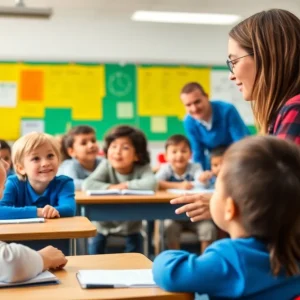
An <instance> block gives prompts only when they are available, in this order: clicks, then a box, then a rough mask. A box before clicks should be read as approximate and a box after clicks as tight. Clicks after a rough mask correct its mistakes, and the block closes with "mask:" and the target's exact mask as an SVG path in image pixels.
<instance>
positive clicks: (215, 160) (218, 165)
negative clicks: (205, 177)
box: [210, 156, 223, 176]
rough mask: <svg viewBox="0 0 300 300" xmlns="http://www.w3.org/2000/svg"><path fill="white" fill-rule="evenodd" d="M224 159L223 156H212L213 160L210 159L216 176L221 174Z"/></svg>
mask: <svg viewBox="0 0 300 300" xmlns="http://www.w3.org/2000/svg"><path fill="white" fill-rule="evenodd" d="M222 161H223V156H215V157H212V158H211V160H210V164H211V171H212V172H213V174H214V175H215V176H218V175H219V172H220V169H221V165H222Z"/></svg>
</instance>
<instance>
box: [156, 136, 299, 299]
mask: <svg viewBox="0 0 300 300" xmlns="http://www.w3.org/2000/svg"><path fill="white" fill-rule="evenodd" d="M283 178H284V180H283ZM299 199H300V148H299V146H298V145H295V144H294V143H292V142H291V141H287V140H281V139H278V138H276V137H271V136H257V137H251V138H247V139H244V140H242V141H240V142H237V143H235V144H233V145H232V146H230V147H229V149H228V150H227V152H226V153H225V156H224V161H223V164H222V167H221V171H220V173H219V175H218V177H217V181H216V191H215V193H214V194H213V196H212V199H211V201H210V211H211V215H212V219H213V220H214V222H215V223H216V224H217V226H219V227H220V228H221V229H223V230H224V231H226V232H228V233H229V235H230V238H226V239H221V240H219V241H217V242H214V243H213V244H212V245H210V246H209V247H208V248H207V249H206V251H205V252H204V254H202V255H200V256H197V255H195V254H191V253H188V252H186V251H179V250H176V251H175V250H173V251H170V250H169V251H165V252H162V253H161V254H160V255H158V256H157V257H156V258H155V260H154V263H153V273H154V280H155V282H156V283H157V284H158V285H159V286H160V287H162V288H164V289H166V290H168V291H172V292H190V293H191V292H194V293H199V294H207V295H208V296H209V297H210V299H223V300H224V299H255V300H265V299H278V300H281V299H294V298H295V297H296V296H297V295H300V239H299V224H300V201H299Z"/></svg>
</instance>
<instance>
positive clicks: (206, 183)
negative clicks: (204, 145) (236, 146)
mask: <svg viewBox="0 0 300 300" xmlns="http://www.w3.org/2000/svg"><path fill="white" fill-rule="evenodd" d="M227 148H228V147H227V146H220V147H217V148H214V149H213V150H211V152H210V167H211V170H207V171H204V172H202V173H201V174H200V175H199V177H198V178H197V179H198V180H199V182H200V185H201V186H203V187H204V188H206V189H214V188H215V183H216V179H217V176H218V174H219V172H220V170H221V165H222V161H223V156H224V153H225V151H226V149H227Z"/></svg>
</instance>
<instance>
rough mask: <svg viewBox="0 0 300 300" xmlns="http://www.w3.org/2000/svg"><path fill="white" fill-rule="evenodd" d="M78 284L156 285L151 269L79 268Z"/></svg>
mask: <svg viewBox="0 0 300 300" xmlns="http://www.w3.org/2000/svg"><path fill="white" fill-rule="evenodd" d="M78 273H79V276H78V279H79V281H80V284H81V285H83V286H85V285H87V284H90V285H113V287H124V286H127V287H149V286H156V284H155V282H154V280H153V275H152V270H151V269H140V270H139V269H135V270H80V271H79V272H78Z"/></svg>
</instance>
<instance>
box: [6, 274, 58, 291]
mask: <svg viewBox="0 0 300 300" xmlns="http://www.w3.org/2000/svg"><path fill="white" fill-rule="evenodd" d="M58 281H59V280H58V278H57V277H56V276H55V275H54V274H52V273H50V272H49V271H44V272H42V273H40V274H39V275H38V276H36V277H34V278H32V279H30V280H27V281H22V282H16V283H7V282H0V287H8V286H18V285H27V284H33V283H42V282H58Z"/></svg>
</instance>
